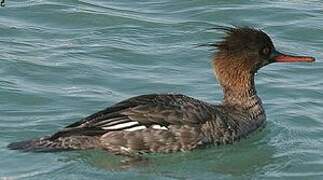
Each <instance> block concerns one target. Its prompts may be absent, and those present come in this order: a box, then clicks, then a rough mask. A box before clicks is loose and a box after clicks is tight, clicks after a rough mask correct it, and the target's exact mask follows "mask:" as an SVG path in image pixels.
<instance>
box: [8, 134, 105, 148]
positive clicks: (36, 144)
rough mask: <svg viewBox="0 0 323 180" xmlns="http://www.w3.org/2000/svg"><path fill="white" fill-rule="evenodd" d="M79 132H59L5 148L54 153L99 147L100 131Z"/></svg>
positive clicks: (11, 144)
mask: <svg viewBox="0 0 323 180" xmlns="http://www.w3.org/2000/svg"><path fill="white" fill-rule="evenodd" d="M79 132H80V130H78V129H77V130H76V129H72V130H67V131H66V130H65V131H60V132H57V133H55V134H54V135H52V136H47V137H42V138H38V139H32V140H26V141H20V142H14V143H10V144H9V145H8V146H7V147H8V148H9V149H11V150H20V151H23V152H55V151H68V150H79V149H94V148H99V147H100V141H99V136H98V135H100V134H102V131H97V130H96V131H93V129H92V130H90V131H89V130H88V129H87V130H86V129H85V130H84V131H83V132H82V133H79ZM84 132H85V133H84ZM89 132H90V133H89Z"/></svg>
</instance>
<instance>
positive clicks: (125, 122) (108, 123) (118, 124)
mask: <svg viewBox="0 0 323 180" xmlns="http://www.w3.org/2000/svg"><path fill="white" fill-rule="evenodd" d="M96 125H97V126H100V127H101V128H103V129H105V130H111V131H118V130H124V131H137V130H142V129H147V127H146V126H144V125H141V124H139V122H136V121H131V120H129V119H124V118H113V119H109V120H104V121H100V122H98V123H97V124H96ZM149 128H152V129H158V130H161V129H162V130H168V128H167V127H165V126H160V125H152V126H150V127H149Z"/></svg>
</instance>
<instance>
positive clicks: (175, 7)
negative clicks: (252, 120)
mask: <svg viewBox="0 0 323 180" xmlns="http://www.w3.org/2000/svg"><path fill="white" fill-rule="evenodd" d="M322 7H323V3H322V2H321V1H319V0H317V1H315V0H311V1H299V0H293V1H292V0H290V1H288V0H275V1H252V0H247V1H236V0H230V1H224V0H223V1H211V0H194V1H185V0H172V1H171V0H158V1H157V0H153V1H150V0H140V1H131V0H118V1H100V0H81V1H76V0H74V1H67V0H6V7H4V8H0V102H1V103H0V117H1V118H0V129H1V131H0V159H1V161H0V179H90V178H91V179H130V178H131V179H293V180H295V179H322V178H323V153H322V149H323V140H322V137H323V102H322V99H323V92H322V90H323V80H322V77H323V64H322V61H321V59H322V58H323V54H322V48H323V40H322V37H323V31H322V30H323V29H322V27H323V21H322V19H323V10H322ZM230 24H234V25H251V26H254V27H258V28H261V29H263V30H264V31H266V32H267V33H269V34H270V35H271V36H272V38H273V40H274V43H275V44H276V47H277V49H279V50H281V51H283V52H292V53H295V54H296V53H301V54H305V55H313V56H315V57H316V58H317V62H316V63H312V64H304V63H298V64H273V65H270V66H268V67H266V68H264V69H262V70H261V71H260V72H259V73H258V74H257V77H256V84H257V90H258V94H259V95H260V96H261V97H262V99H263V102H264V104H265V108H266V112H267V119H268V123H267V127H266V128H265V129H264V130H263V131H261V132H257V133H256V134H253V135H252V136H250V138H248V139H246V140H243V141H241V142H239V143H236V144H234V145H228V146H220V147H211V148H208V149H203V150H197V151H194V152H186V153H175V154H170V155H163V154H160V155H151V156H149V160H148V161H144V162H140V163H120V161H122V160H123V159H122V158H120V157H116V156H112V155H109V154H107V153H105V152H102V151H84V152H78V151H75V152H63V153H20V152H16V151H9V150H7V149H6V145H7V144H8V143H10V142H14V141H19V140H22V139H28V138H34V137H39V136H43V135H47V134H51V133H54V132H55V131H57V130H59V129H60V128H62V127H64V126H66V125H68V124H70V123H72V122H75V121H77V120H78V119H80V118H82V117H84V116H87V115H89V114H91V113H93V112H96V111H98V110H101V109H103V108H105V107H107V106H110V105H112V104H113V103H115V102H118V101H120V100H122V99H125V98H128V97H131V96H135V95H140V94H147V93H152V92H160V93H165V92H174V93H183V94H186V95H189V96H193V97H196V98H199V99H202V100H205V101H208V102H212V103H218V102H219V101H220V100H221V96H222V92H221V90H220V88H219V85H218V83H217V82H216V80H215V79H214V77H213V74H212V70H211V64H210V62H211V58H212V54H213V51H212V50H210V49H208V48H197V47H196V45H198V44H204V43H210V42H214V41H216V40H219V39H220V38H221V37H222V36H223V33H221V32H217V31H209V30H208V29H210V28H212V27H214V26H215V25H230Z"/></svg>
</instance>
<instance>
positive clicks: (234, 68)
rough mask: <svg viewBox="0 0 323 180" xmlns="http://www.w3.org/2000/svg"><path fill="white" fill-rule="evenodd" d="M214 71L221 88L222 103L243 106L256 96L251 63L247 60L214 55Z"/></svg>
mask: <svg viewBox="0 0 323 180" xmlns="http://www.w3.org/2000/svg"><path fill="white" fill-rule="evenodd" d="M214 71H215V74H216V77H217V79H218V81H219V83H220V85H221V86H222V88H223V93H224V104H230V105H239V106H243V105H244V104H247V102H248V101H249V100H250V99H252V98H253V97H255V96H257V95H256V94H257V93H256V89H255V83H254V75H255V73H254V72H253V71H252V65H251V64H248V61H243V60H241V59H234V58H227V59H224V58H221V56H220V57H219V56H218V57H216V58H215V60H214Z"/></svg>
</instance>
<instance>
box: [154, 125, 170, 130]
mask: <svg viewBox="0 0 323 180" xmlns="http://www.w3.org/2000/svg"><path fill="white" fill-rule="evenodd" d="M151 127H152V128H153V129H163V130H168V129H167V127H165V126H160V125H152V126H151Z"/></svg>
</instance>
